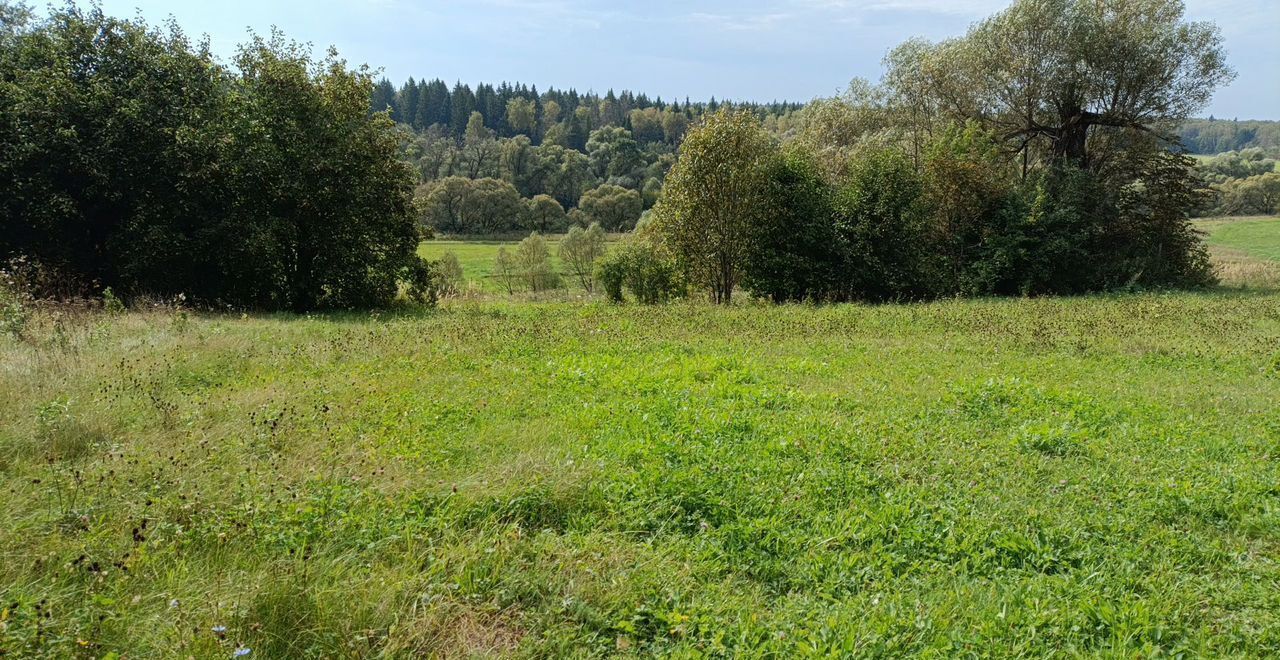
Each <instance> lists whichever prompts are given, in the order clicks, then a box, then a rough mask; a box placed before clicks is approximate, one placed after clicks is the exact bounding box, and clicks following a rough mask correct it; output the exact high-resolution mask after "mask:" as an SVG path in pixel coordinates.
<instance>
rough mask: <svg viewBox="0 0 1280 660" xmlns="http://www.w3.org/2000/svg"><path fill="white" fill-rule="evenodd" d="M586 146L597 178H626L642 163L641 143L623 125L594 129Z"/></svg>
mask: <svg viewBox="0 0 1280 660" xmlns="http://www.w3.org/2000/svg"><path fill="white" fill-rule="evenodd" d="M586 148H587V158H588V159H590V161H591V169H592V171H593V172H594V174H595V175H596V178H597V179H603V180H611V179H626V178H628V177H632V176H633V175H634V173H635V171H636V170H637V169H639V168H640V167H641V165H642V161H641V159H640V147H639V145H637V144H636V141H635V140H634V139H632V137H631V131H628V130H627V129H625V128H622V127H621V126H606V127H604V128H600V129H596V130H595V131H592V133H591V137H590V139H588V140H587V147H586ZM632 183H635V182H634V181H633V182H632ZM632 187H635V186H634V185H633V186H632Z"/></svg>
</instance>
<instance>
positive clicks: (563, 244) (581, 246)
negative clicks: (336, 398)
mask: <svg viewBox="0 0 1280 660" xmlns="http://www.w3.org/2000/svg"><path fill="white" fill-rule="evenodd" d="M604 253H605V235H604V229H602V228H601V227H600V223H598V222H597V223H592V224H591V226H590V227H588V228H587V229H583V228H581V227H573V228H572V229H570V230H569V233H568V234H567V235H566V236H565V237H564V239H563V240H561V241H560V260H561V261H563V262H564V263H565V264H567V265H568V266H569V269H570V270H572V271H573V274H574V275H576V276H577V277H578V281H579V282H580V283H581V284H582V288H584V289H586V290H587V291H592V290H594V288H595V287H594V284H595V278H594V277H593V274H594V272H595V263H596V260H597V259H599V258H600V257H602V256H604Z"/></svg>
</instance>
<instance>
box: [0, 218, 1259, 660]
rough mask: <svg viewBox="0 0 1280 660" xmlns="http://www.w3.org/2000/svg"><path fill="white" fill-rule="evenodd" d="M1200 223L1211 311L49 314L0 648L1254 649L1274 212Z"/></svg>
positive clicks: (22, 389)
mask: <svg viewBox="0 0 1280 660" xmlns="http://www.w3.org/2000/svg"><path fill="white" fill-rule="evenodd" d="M1259 227H1261V229H1259ZM1204 228H1205V229H1206V230H1207V231H1208V232H1209V237H1210V242H1211V244H1212V245H1213V249H1214V250H1215V256H1216V257H1218V258H1221V257H1222V256H1223V255H1227V256H1230V257H1231V258H1232V259H1236V260H1238V262H1239V264H1244V265H1248V268H1247V269H1245V268H1243V266H1242V267H1241V269H1237V270H1234V271H1232V273H1233V275H1232V277H1236V278H1237V279H1229V278H1224V279H1229V281H1227V282H1226V284H1227V286H1224V287H1223V288H1222V289H1220V290H1215V291H1208V292H1197V293H1136V294H1125V295H1107V296H1090V297H1078V298H1062V299H1005V300H968V301H939V302H933V303H927V304H912V305H885V306H866V305H840V306H804V305H793V306H781V307H775V306H767V305H762V304H755V303H750V302H744V303H741V304H738V305H734V306H730V307H712V306H709V305H705V304H702V303H699V302H696V301H691V302H683V303H678V304H670V305H664V306H657V307H641V306H636V305H610V304H606V303H603V302H600V301H597V300H585V301H575V302H565V301H528V300H523V299H515V300H512V299H506V298H505V297H504V296H492V295H490V296H476V297H469V298H463V299H457V300H445V301H444V302H443V303H442V305H441V306H440V307H439V308H437V309H404V310H399V311H392V312H383V313H379V314H367V313H364V314H355V313H348V314H333V315H308V316H294V315H244V316H242V315H238V314H237V315H217V314H198V313H193V312H188V311H183V310H179V309H172V308H165V307H156V308H152V309H144V310H134V311H130V312H126V313H122V314H115V315H110V314H106V313H103V312H97V311H95V312H79V313H77V312H75V311H74V310H48V311H46V312H44V313H42V314H41V315H39V316H38V317H37V318H36V319H35V320H34V321H33V324H34V325H33V327H32V328H31V330H30V332H29V333H28V336H27V337H26V338H25V339H24V340H22V341H17V340H7V339H6V340H4V342H3V343H0V488H2V489H3V493H4V494H5V504H4V506H3V507H0V553H2V554H0V607H2V608H3V609H2V610H0V651H2V652H3V654H7V655H9V656H13V657H130V658H145V657H197V658H206V657H208V658H226V657H229V656H231V655H232V654H233V653H236V652H237V651H238V650H239V651H243V650H244V649H251V651H250V653H249V655H248V657H251V658H252V657H267V658H284V657H369V656H378V657H419V656H445V657H450V656H451V657H467V656H526V657H561V656H569V657H595V656H614V655H622V656H646V655H651V654H659V655H675V656H682V657H699V656H719V657H741V656H747V657H751V656H774V657H793V656H817V655H845V656H850V655H852V656H879V657H901V656H903V655H929V656H948V657H949V656H957V655H975V656H1000V657H1007V656H1013V655H1032V656H1044V655H1084V656H1099V655H1100V656H1113V657H1114V656H1124V657H1135V656H1142V657H1150V656H1156V655H1179V654H1181V655H1185V656H1253V657H1268V656H1270V657H1274V656H1275V655H1277V654H1280V564H1278V563H1277V560H1280V486H1278V485H1277V484H1280V468H1278V467H1277V460H1278V459H1280V408H1278V407H1277V406H1276V402H1277V401H1280V291H1278V290H1277V289H1276V288H1275V287H1274V286H1271V287H1269V286H1268V285H1267V284H1266V280H1265V278H1262V277H1261V276H1259V273H1262V274H1263V275H1265V274H1266V273H1268V272H1271V273H1274V270H1268V269H1271V268H1274V267H1275V266H1276V264H1275V263H1269V262H1267V261H1266V257H1267V255H1272V258H1275V257H1274V253H1273V252H1272V250H1273V249H1274V246H1275V243H1268V242H1267V241H1269V240H1273V239H1275V238H1277V237H1280V221H1275V220H1273V221H1271V222H1270V224H1265V223H1264V224H1255V223H1252V222H1250V221H1241V222H1239V223H1225V222H1224V223H1218V224H1214V225H1206V226H1205V227H1204ZM1257 232H1261V233H1257ZM1268 237H1269V238H1268ZM1268 245H1270V246H1271V247H1267V246H1268ZM438 248H444V249H451V250H454V251H455V253H456V254H458V256H459V259H460V261H461V263H462V264H463V268H464V271H465V272H466V275H467V277H468V278H471V279H475V280H477V281H479V282H481V283H482V284H480V285H478V286H479V287H480V288H482V289H483V290H487V291H490V292H492V291H495V290H496V289H495V287H493V286H492V284H491V283H489V284H485V283H484V282H486V278H487V277H488V272H487V271H486V270H485V267H486V266H487V265H488V264H490V263H491V262H492V256H491V255H492V253H493V252H494V251H496V249H497V246H496V244H475V245H473V244H447V243H444V242H433V243H429V244H427V245H425V246H424V248H423V249H424V250H427V251H430V250H435V249H438ZM1224 251H1227V252H1224ZM1250 269H1252V270H1250Z"/></svg>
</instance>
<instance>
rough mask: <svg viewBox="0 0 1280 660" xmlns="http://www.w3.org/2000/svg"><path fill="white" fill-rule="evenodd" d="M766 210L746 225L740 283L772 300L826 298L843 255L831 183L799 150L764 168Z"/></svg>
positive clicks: (833, 287)
mask: <svg viewBox="0 0 1280 660" xmlns="http://www.w3.org/2000/svg"><path fill="white" fill-rule="evenodd" d="M765 179H766V183H765V188H766V191H767V195H768V199H769V213H765V214H761V215H759V216H756V218H755V222H754V223H753V225H752V226H751V227H750V229H749V233H750V236H749V243H748V254H747V257H746V260H745V265H744V267H743V272H742V283H743V285H744V286H745V287H746V288H747V289H749V290H750V291H751V292H752V293H753V294H755V295H756V296H760V297H765V298H769V299H770V300H773V301H774V302H785V301H795V300H826V299H830V298H831V297H832V296H833V294H834V293H835V291H836V290H837V289H838V288H839V276H840V269H841V267H842V264H841V261H842V259H843V257H842V254H841V251H840V245H839V242H838V237H837V236H836V233H835V225H834V224H833V223H832V221H831V192H830V187H829V186H828V185H827V184H826V183H825V182H824V181H823V179H822V176H821V173H820V171H819V169H818V167H817V165H816V164H815V163H814V161H813V159H812V158H810V157H809V156H808V155H807V154H805V153H803V152H800V151H793V152H791V153H789V154H787V155H785V156H782V157H779V158H776V159H775V160H774V161H773V162H771V163H770V164H769V166H768V167H767V168H766V176H765Z"/></svg>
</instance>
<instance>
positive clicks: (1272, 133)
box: [1179, 117, 1280, 154]
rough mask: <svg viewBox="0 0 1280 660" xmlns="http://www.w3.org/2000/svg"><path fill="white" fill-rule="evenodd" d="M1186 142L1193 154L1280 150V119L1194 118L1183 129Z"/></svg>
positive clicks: (1182, 136)
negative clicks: (1259, 149) (1251, 149)
mask: <svg viewBox="0 0 1280 660" xmlns="http://www.w3.org/2000/svg"><path fill="white" fill-rule="evenodd" d="M1179 135H1180V137H1181V138H1182V144H1183V146H1185V147H1186V148H1187V150H1188V151H1190V152H1191V153H1193V154H1220V153H1223V152H1225V151H1241V150H1243V149H1250V148H1253V147H1260V148H1262V149H1264V150H1266V151H1268V152H1280V121H1263V120H1247V121H1238V120H1234V119H1214V118H1212V117H1210V118H1209V119H1192V120H1190V121H1188V122H1187V123H1185V124H1183V125H1182V130H1181V131H1179Z"/></svg>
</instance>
